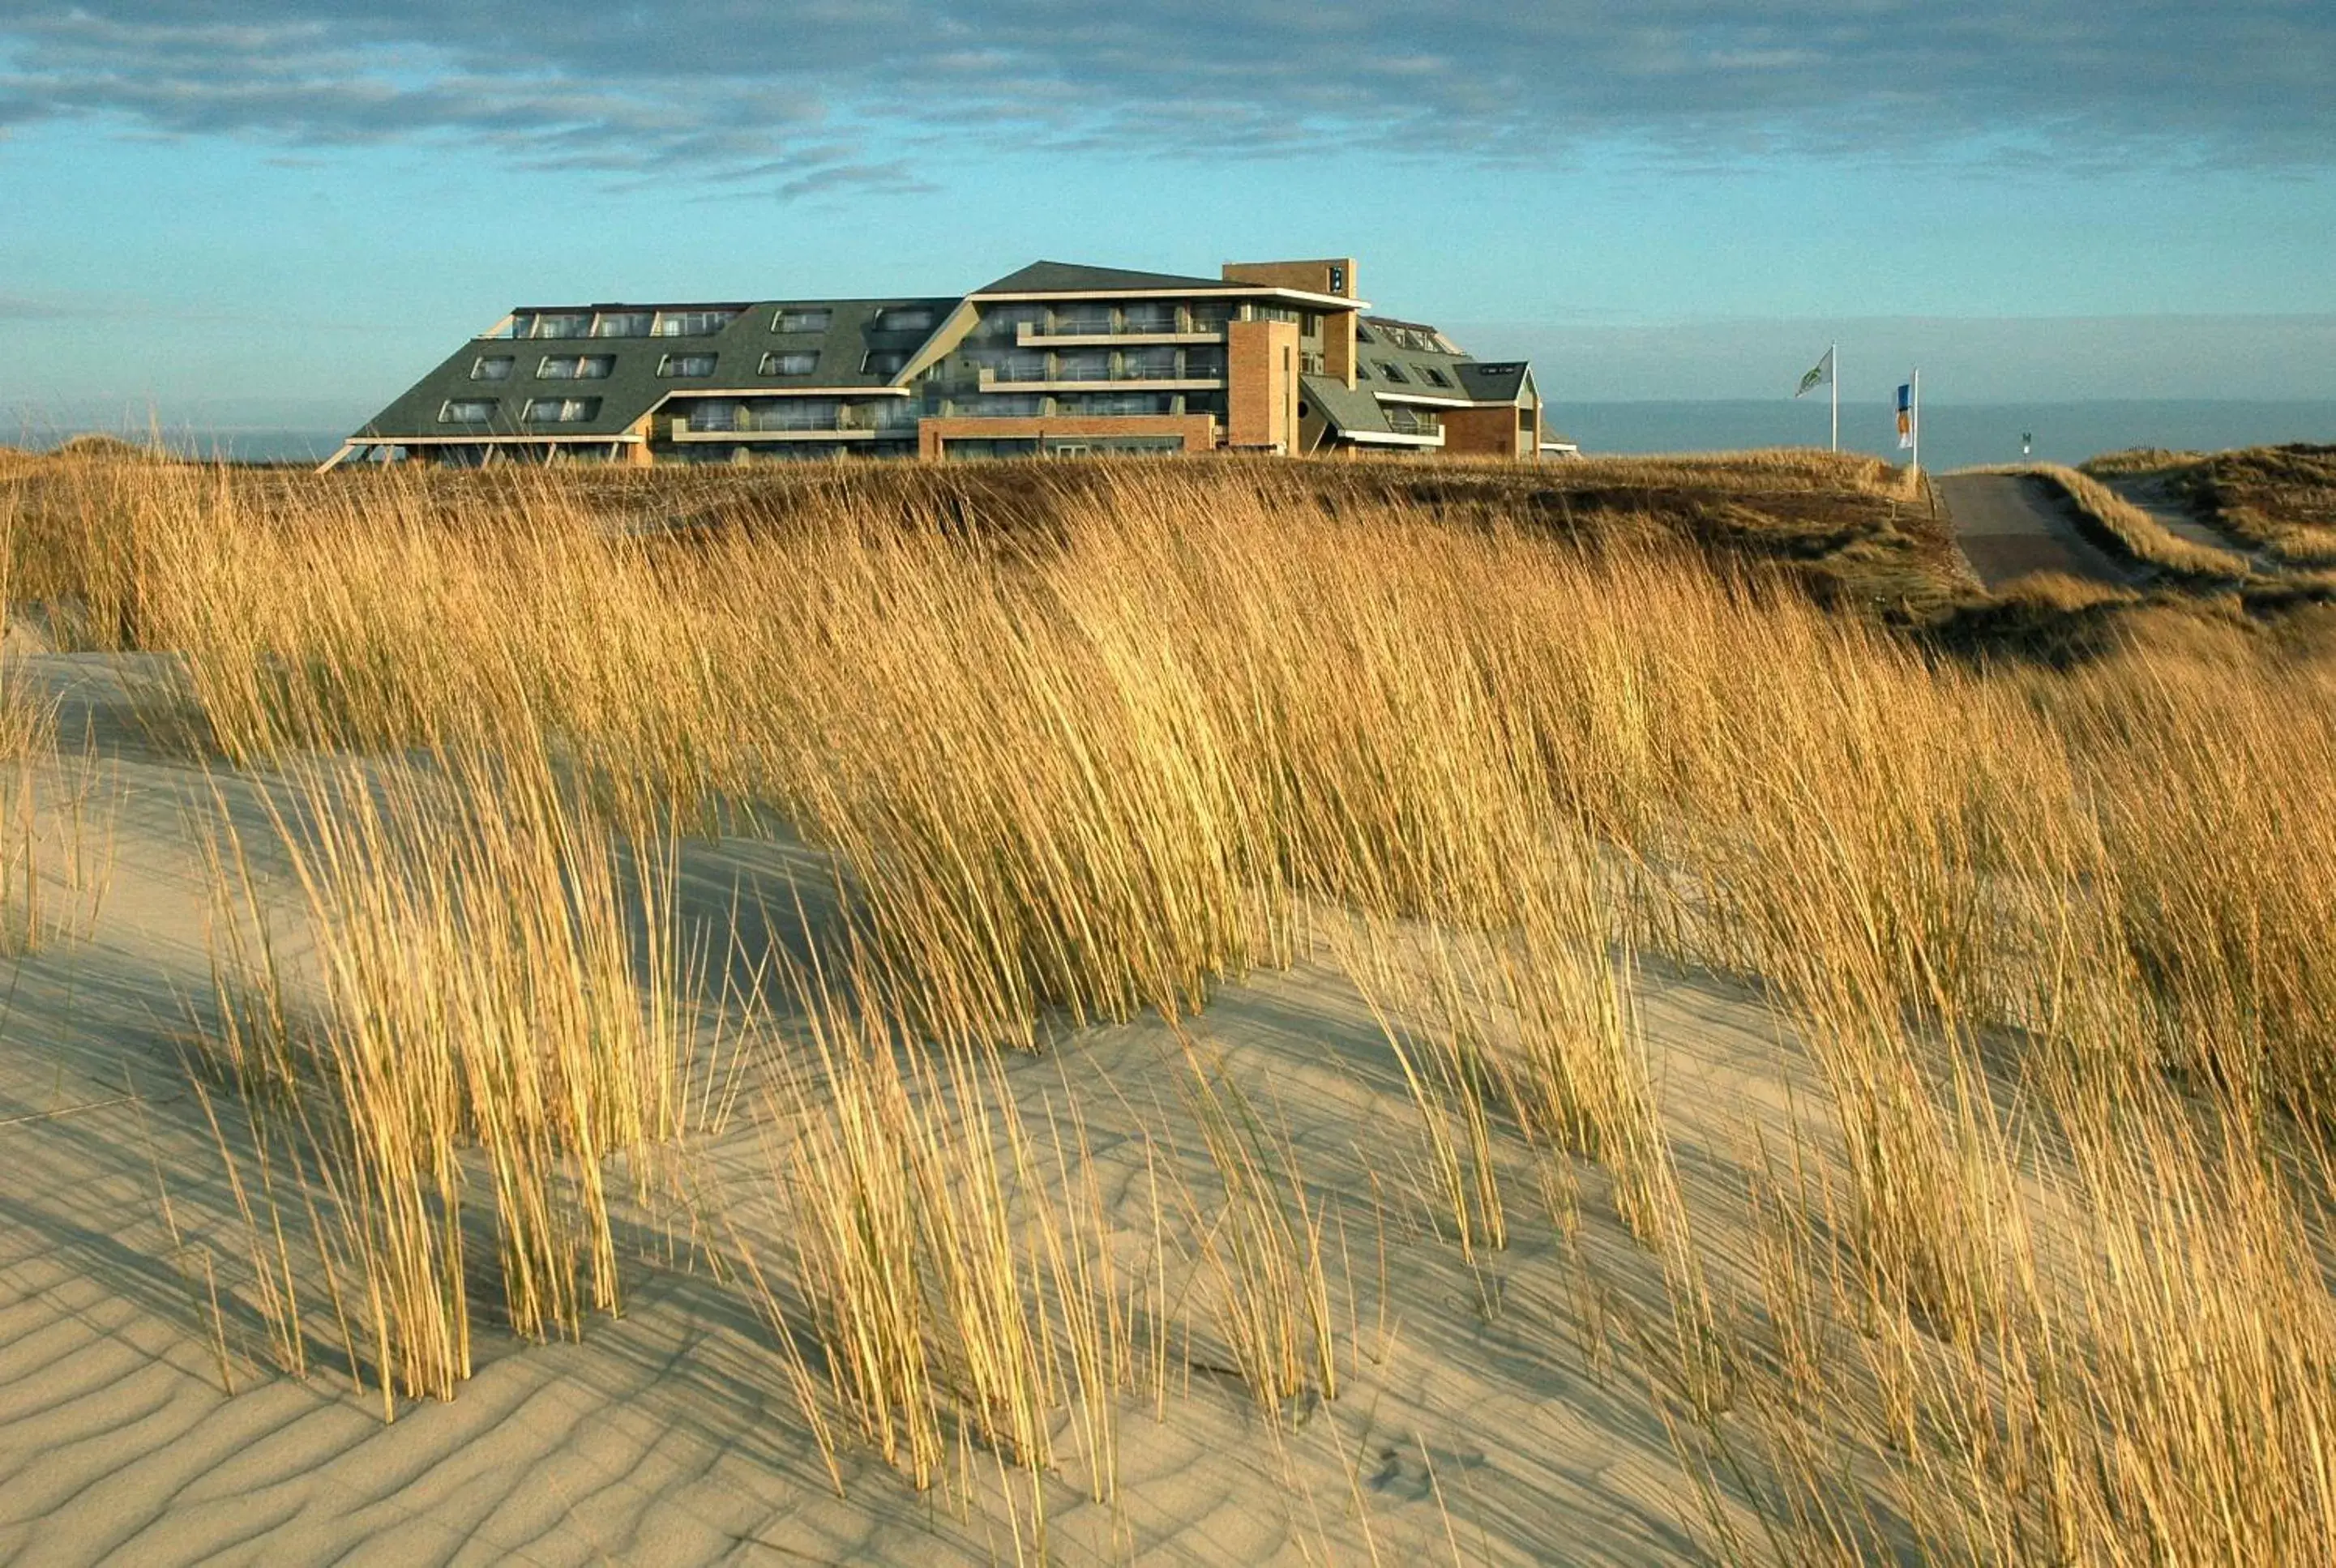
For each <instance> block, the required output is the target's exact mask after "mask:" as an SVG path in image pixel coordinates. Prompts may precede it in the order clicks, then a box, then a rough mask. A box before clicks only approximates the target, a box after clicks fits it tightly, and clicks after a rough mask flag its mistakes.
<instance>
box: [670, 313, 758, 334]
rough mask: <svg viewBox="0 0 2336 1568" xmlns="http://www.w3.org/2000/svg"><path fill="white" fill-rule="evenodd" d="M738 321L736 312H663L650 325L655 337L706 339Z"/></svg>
mask: <svg viewBox="0 0 2336 1568" xmlns="http://www.w3.org/2000/svg"><path fill="white" fill-rule="evenodd" d="M737 319H738V313H737V312H736V311H735V310H661V311H659V312H657V320H656V321H655V322H654V323H652V324H650V327H649V334H650V335H651V336H653V337H706V336H708V335H710V334H714V333H717V332H720V331H721V330H722V329H723V328H724V327H725V326H728V325H729V324H731V323H732V322H734V321H736V320H737Z"/></svg>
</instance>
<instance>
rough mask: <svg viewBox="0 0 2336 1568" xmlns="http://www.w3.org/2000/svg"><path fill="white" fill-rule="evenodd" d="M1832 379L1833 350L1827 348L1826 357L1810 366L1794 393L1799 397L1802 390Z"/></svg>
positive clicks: (1804, 390)
mask: <svg viewBox="0 0 2336 1568" xmlns="http://www.w3.org/2000/svg"><path fill="white" fill-rule="evenodd" d="M1832 379H1833V350H1831V349H1827V350H1825V358H1823V359H1821V360H1819V361H1817V363H1815V364H1814V365H1812V366H1810V367H1809V373H1808V374H1806V375H1805V376H1803V377H1802V378H1801V384H1800V385H1799V387H1797V388H1796V389H1795V391H1794V392H1793V395H1794V396H1795V397H1798V396H1800V395H1801V393H1802V392H1806V391H1808V390H1809V389H1810V388H1811V387H1813V386H1823V385H1824V384H1825V382H1829V381H1831V380H1832Z"/></svg>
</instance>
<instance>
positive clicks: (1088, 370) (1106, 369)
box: [1055, 348, 1111, 381]
mask: <svg viewBox="0 0 2336 1568" xmlns="http://www.w3.org/2000/svg"><path fill="white" fill-rule="evenodd" d="M1055 379H1056V381H1109V380H1110V379H1111V355H1110V354H1109V353H1107V352H1105V351H1104V350H1102V349H1090V348H1083V349H1076V350H1074V351H1072V352H1071V353H1064V354H1057V355H1056V358H1055Z"/></svg>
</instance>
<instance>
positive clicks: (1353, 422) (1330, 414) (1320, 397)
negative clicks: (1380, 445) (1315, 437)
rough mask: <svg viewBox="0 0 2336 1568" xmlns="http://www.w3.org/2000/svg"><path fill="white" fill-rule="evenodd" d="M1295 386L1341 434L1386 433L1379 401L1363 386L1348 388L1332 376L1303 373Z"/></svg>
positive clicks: (1384, 418) (1384, 419) (1344, 383)
mask: <svg viewBox="0 0 2336 1568" xmlns="http://www.w3.org/2000/svg"><path fill="white" fill-rule="evenodd" d="M1298 388H1299V392H1300V393H1302V394H1303V395H1304V397H1305V398H1306V400H1307V401H1308V402H1310V403H1312V404H1313V405H1314V406H1315V407H1316V408H1317V409H1319V410H1320V411H1321V414H1322V417H1323V418H1324V419H1326V420H1328V421H1329V422H1330V428H1331V429H1332V430H1334V431H1338V433H1339V434H1341V435H1353V434H1356V433H1357V432H1360V433H1362V434H1365V435H1373V434H1376V435H1386V434H1387V429H1388V427H1387V415H1386V414H1385V413H1384V412H1383V411H1381V410H1380V408H1379V400H1378V399H1377V398H1375V397H1373V396H1372V395H1371V394H1370V392H1369V391H1368V390H1367V389H1365V388H1362V387H1350V386H1348V384H1347V383H1346V382H1345V381H1343V380H1342V379H1340V378H1339V377H1338V376H1334V375H1302V376H1299V378H1298Z"/></svg>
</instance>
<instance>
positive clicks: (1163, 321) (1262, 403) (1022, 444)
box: [325, 258, 1551, 468]
mask: <svg viewBox="0 0 2336 1568" xmlns="http://www.w3.org/2000/svg"><path fill="white" fill-rule="evenodd" d="M1370 309H1371V306H1370V305H1369V304H1368V302H1366V301H1365V300H1363V299H1362V298H1361V297H1360V296H1359V295H1358V292H1357V289H1356V279H1355V264H1354V262H1353V261H1352V260H1351V259H1343V258H1342V259H1329V260H1316V261H1275V262H1257V263H1239V262H1235V263H1228V264H1227V265H1226V266H1225V267H1224V268H1223V270H1222V274H1221V275H1220V276H1217V277H1214V278H1203V277H1184V276H1175V275H1173V274H1165V273H1149V272H1130V271H1124V270H1121V269H1117V268H1111V267H1095V266H1069V265H1066V264H1064V263H1060V262H1049V261H1041V262H1037V263H1034V264H1032V265H1031V266H1026V267H1024V268H1022V269H1021V270H1020V271H1018V272H1016V273H1013V274H1010V275H1008V276H1005V277H1002V278H999V279H998V281H997V282H995V283H992V284H990V285H988V286H986V287H984V288H980V289H978V290H976V291H974V292H973V293H971V294H968V295H959V296H955V297H949V296H937V297H932V298H924V299H832V300H764V301H759V302H753V303H747V302H737V303H724V304H712V305H708V304H686V305H576V306H565V307H530V308H526V309H521V310H515V311H513V312H511V314H510V315H507V316H505V317H504V318H503V319H502V320H501V322H500V323H498V324H496V326H495V327H494V329H493V330H492V331H491V332H489V333H486V334H483V335H482V336H480V337H477V338H474V339H472V341H471V342H469V343H467V344H464V345H463V346H462V349H461V350H460V351H458V352H457V353H454V354H453V356H452V357H450V358H449V359H448V360H446V362H445V363H443V364H441V365H440V366H438V368H437V369H435V370H433V371H432V372H431V373H429V374H428V375H426V376H424V377H423V378H422V380H421V381H419V382H416V383H415V384H414V387H413V388H412V389H411V390H409V391H408V392H406V393H405V394H404V396H402V397H400V398H399V399H398V400H397V401H396V402H394V403H392V404H390V406H389V407H388V408H386V409H384V410H383V411H381V413H379V414H378V415H376V416H375V418H374V419H372V420H371V421H367V422H366V424H365V426H364V428H362V429H361V430H359V431H356V432H355V434H353V435H351V436H350V437H349V438H348V440H346V442H344V443H343V445H342V447H341V449H340V450H339V451H337V452H336V453H335V454H334V456H333V457H332V458H331V459H330V460H327V461H326V464H325V466H326V468H331V467H333V466H335V465H336V464H338V463H341V462H344V461H347V460H353V459H356V460H408V461H423V462H437V463H443V464H449V465H457V466H466V467H475V466H481V465H484V464H488V463H492V462H498V461H514V460H516V461H530V462H545V461H553V460H598V461H610V462H622V463H651V462H737V461H751V460H759V459H782V458H815V459H818V458H823V459H833V458H841V457H852V456H868V457H895V458H923V459H928V460H945V459H950V458H973V457H1025V456H1027V457H1037V456H1050V455H1051V456H1073V455H1100V454H1108V453H1188V452H1210V451H1245V452H1266V453H1276V454H1284V455H1287V454H1291V453H1342V452H1343V453H1355V452H1367V451H1378V452H1404V451H1408V452H1447V453H1455V454H1464V453H1465V454H1472V455H1481V456H1488V457H1502V458H1526V459H1530V458H1535V457H1539V456H1542V455H1543V453H1544V452H1545V451H1547V450H1550V447H1551V443H1550V441H1549V440H1547V438H1546V432H1545V431H1544V428H1543V409H1542V402H1541V397H1540V394H1539V392H1537V391H1536V390H1535V389H1534V386H1533V373H1532V371H1531V368H1530V367H1529V366H1527V365H1526V364H1525V363H1524V362H1523V361H1521V360H1509V361H1504V362H1496V363H1487V362H1483V361H1479V360H1476V359H1475V358H1473V357H1472V356H1470V355H1469V354H1467V353H1465V352H1463V351H1462V350H1461V349H1459V348H1458V347H1456V346H1455V344H1452V343H1451V342H1450V341H1449V340H1448V339H1446V338H1445V336H1444V335H1443V334H1441V333H1439V332H1437V331H1436V329H1435V328H1434V327H1431V326H1426V325H1422V324H1417V323H1413V322H1403V321H1397V320H1393V319H1390V318H1387V317H1383V316H1377V315H1369V314H1368V312H1369V311H1370Z"/></svg>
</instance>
